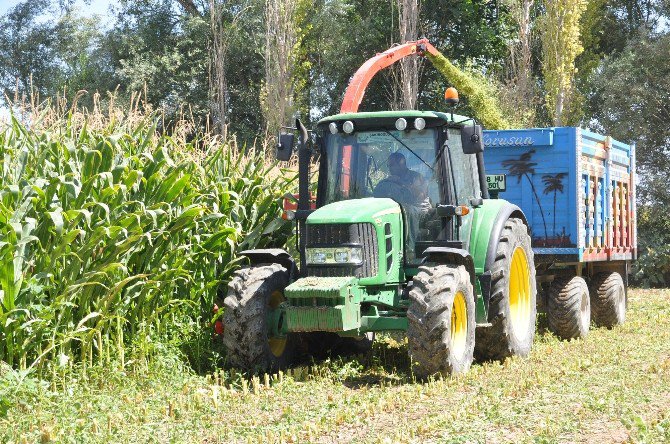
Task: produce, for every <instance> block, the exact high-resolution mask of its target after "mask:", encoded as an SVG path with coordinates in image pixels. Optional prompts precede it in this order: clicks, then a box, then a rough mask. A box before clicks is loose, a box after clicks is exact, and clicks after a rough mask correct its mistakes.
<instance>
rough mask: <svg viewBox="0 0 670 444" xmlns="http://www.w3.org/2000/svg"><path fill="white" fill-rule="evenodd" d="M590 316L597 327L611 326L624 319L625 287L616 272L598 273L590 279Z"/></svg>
mask: <svg viewBox="0 0 670 444" xmlns="http://www.w3.org/2000/svg"><path fill="white" fill-rule="evenodd" d="M590 287H591V288H590V293H591V318H592V319H593V322H594V323H595V324H596V325H597V326H599V327H607V328H612V327H614V326H615V325H620V324H623V323H624V321H625V320H626V287H625V285H624V283H623V278H622V277H621V275H620V274H619V273H617V272H614V271H612V272H603V273H598V274H597V275H595V276H594V278H593V279H592V280H591V285H590Z"/></svg>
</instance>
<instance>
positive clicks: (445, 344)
mask: <svg viewBox="0 0 670 444" xmlns="http://www.w3.org/2000/svg"><path fill="white" fill-rule="evenodd" d="M422 45H423V46H422ZM426 45H429V44H428V43H427V42H425V41H419V42H412V43H408V44H406V45H401V46H397V47H395V48H393V49H392V50H389V51H387V52H386V53H382V54H380V55H378V56H376V57H377V59H375V58H373V59H375V60H376V62H375V60H373V59H371V60H372V62H371V61H368V62H367V63H366V64H365V65H363V66H362V67H361V69H359V72H358V73H357V74H356V76H354V78H353V80H352V82H351V84H350V86H349V89H348V90H347V94H346V95H345V102H344V105H343V107H342V111H343V112H342V113H340V114H337V115H334V116H331V117H327V118H325V119H323V120H321V121H320V122H318V124H317V125H316V128H315V130H314V133H315V134H314V135H313V137H310V135H309V134H308V131H307V130H306V129H305V128H304V126H303V125H302V124H301V123H300V121H297V122H296V128H297V130H298V143H297V155H298V162H299V194H298V204H297V208H296V209H295V210H294V211H290V212H289V213H288V217H289V219H292V220H294V221H295V226H296V229H297V238H298V251H299V254H300V257H299V259H297V260H295V259H294V258H293V257H292V256H291V255H290V254H289V253H288V252H286V251H284V250H279V249H266V250H251V251H245V252H243V253H242V254H243V255H245V256H247V257H248V258H249V262H250V265H249V266H248V267H247V268H243V269H241V270H240V271H239V272H238V273H237V274H236V276H235V278H234V279H233V280H232V282H231V283H230V286H229V291H228V295H227V297H226V299H225V303H224V305H225V312H224V317H223V323H224V326H225V330H224V343H225V345H226V347H227V350H228V357H229V360H230V362H231V363H232V364H233V365H235V366H238V367H241V368H243V369H248V370H258V371H275V370H277V369H280V368H283V367H286V366H288V365H290V364H291V362H292V361H293V360H294V359H295V357H296V355H297V353H298V351H301V352H304V350H305V349H307V350H308V351H310V352H312V353H318V352H319V351H320V350H323V349H325V348H328V347H332V346H333V344H337V345H338V346H339V347H344V348H350V349H352V350H361V349H364V348H366V347H368V346H369V344H370V341H371V339H372V338H373V335H374V333H375V332H381V331H406V334H407V340H408V349H409V354H410V356H411V361H412V365H413V368H414V372H415V374H416V375H418V376H419V377H427V376H430V375H433V374H437V373H439V374H443V375H451V374H454V373H461V372H465V371H467V370H468V369H469V367H470V365H471V363H472V361H473V355H476V356H478V358H481V359H503V358H505V357H507V356H511V355H520V356H526V355H527V354H528V353H529V351H530V348H531V344H532V342H533V337H534V334H535V319H536V302H535V301H536V283H535V267H534V266H533V251H532V249H531V239H530V236H529V234H528V228H527V224H526V219H525V216H524V214H523V213H522V211H521V210H520V209H519V208H518V207H517V206H515V205H512V204H510V203H509V202H506V201H504V200H502V199H489V196H488V190H487V185H486V176H485V174H484V170H483V142H482V128H481V126H480V125H478V124H477V123H476V122H475V121H474V120H473V119H471V118H467V117H463V116H459V115H456V114H452V113H443V112H432V111H392V112H391V111H389V112H360V113H359V112H356V111H357V109H358V104H359V103H360V100H361V98H362V95H363V91H364V90H365V86H366V85H367V82H368V81H369V79H370V78H371V77H372V75H374V73H375V72H376V71H378V70H379V69H381V68H383V67H384V66H383V64H384V63H386V64H387V65H388V64H390V63H393V61H395V60H397V59H398V58H400V57H398V54H400V55H401V56H404V55H407V54H411V53H417V52H419V53H420V52H421V51H425V50H426ZM430 48H432V47H430ZM432 49H433V50H434V48H432ZM403 51H405V53H404V54H403ZM388 54H392V55H393V57H389V56H388ZM389 60H390V63H389ZM377 62H378V63H377ZM366 66H367V67H366ZM446 97H447V99H448V101H450V102H452V103H453V102H455V101H456V100H457V96H456V93H455V91H454V90H453V89H450V90H448V94H447V95H446ZM294 139H295V137H294V135H293V134H290V133H289V134H282V135H280V141H279V144H278V150H277V156H278V158H279V159H280V160H288V159H289V158H290V157H291V155H292V153H293V152H294V151H295V150H296V148H295V147H294ZM315 159H318V165H319V170H318V185H317V192H316V201H315V203H312V201H311V196H310V177H311V172H310V165H311V164H312V163H313V162H314V161H315ZM305 344H307V346H305Z"/></svg>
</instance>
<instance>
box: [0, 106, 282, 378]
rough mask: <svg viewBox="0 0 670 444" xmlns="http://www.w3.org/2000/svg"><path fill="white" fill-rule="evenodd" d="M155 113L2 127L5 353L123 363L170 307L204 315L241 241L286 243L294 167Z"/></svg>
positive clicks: (16, 361) (23, 360)
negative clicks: (186, 137)
mask: <svg viewBox="0 0 670 444" xmlns="http://www.w3.org/2000/svg"><path fill="white" fill-rule="evenodd" d="M156 120H157V119H156V118H155V117H153V118H152V117H149V118H145V119H143V120H141V121H138V122H135V123H132V124H128V122H123V121H120V122H117V123H113V122H112V123H109V125H107V126H106V127H104V128H102V129H91V128H89V127H88V126H87V125H86V123H85V122H84V124H83V125H80V124H76V123H75V122H74V121H73V119H72V114H70V118H67V117H66V118H64V119H63V120H62V122H60V123H59V124H58V125H56V126H52V127H51V128H50V129H48V130H43V129H38V128H30V129H29V128H27V127H26V126H25V125H24V124H22V123H21V122H19V121H18V120H17V119H13V120H12V121H11V124H10V125H9V126H7V127H6V128H5V129H3V130H1V131H0V175H1V176H0V178H1V182H0V360H4V361H6V362H7V363H8V364H10V365H12V366H14V367H19V368H27V367H31V366H33V367H34V366H36V367H38V368H42V367H43V364H44V363H45V362H58V361H59V359H60V361H62V360H63V359H65V360H66V361H67V360H80V361H81V362H82V364H83V365H91V364H94V363H96V364H102V365H104V364H105V363H107V362H110V361H111V359H112V358H114V359H115V360H117V361H120V362H121V363H122V364H121V365H123V362H124V359H125V356H124V354H125V350H126V345H127V344H128V342H129V341H137V340H140V341H141V340H142V338H146V337H148V336H149V335H150V334H151V332H152V331H166V330H169V329H170V327H171V326H170V322H171V321H170V320H171V319H172V317H173V316H174V314H175V313H180V314H184V313H185V314H187V315H189V316H192V317H193V318H198V317H201V316H206V314H208V313H209V312H210V310H211V306H212V303H213V300H214V298H215V297H216V293H217V289H218V288H219V287H220V286H221V284H222V283H224V282H225V281H226V279H228V277H229V276H230V275H231V273H232V271H233V270H234V269H235V268H236V267H237V266H238V265H239V263H240V261H241V258H240V257H238V255H237V252H238V251H239V250H240V249H241V248H254V247H258V246H269V245H281V244H283V243H284V242H285V240H286V237H287V236H288V235H289V234H290V227H286V226H285V224H284V223H283V221H282V220H281V218H280V217H279V205H278V204H279V200H280V197H281V196H282V195H283V194H284V193H285V192H287V191H288V190H289V189H290V188H291V187H292V181H293V180H294V176H295V174H294V173H290V172H277V171H276V167H274V166H272V165H271V164H270V163H269V162H267V161H266V160H265V158H264V157H263V156H260V155H253V154H248V155H244V154H240V153H239V151H238V150H236V149H233V148H231V147H230V146H229V145H227V144H221V143H218V142H216V141H210V142H205V143H202V141H194V142H191V143H184V142H183V141H179V140H176V139H173V138H171V137H169V136H165V135H159V134H157V132H156V129H155V126H154V125H153V124H152V122H154V121H156ZM196 145H197V146H196ZM189 153H199V154H198V156H196V158H194V156H192V155H189Z"/></svg>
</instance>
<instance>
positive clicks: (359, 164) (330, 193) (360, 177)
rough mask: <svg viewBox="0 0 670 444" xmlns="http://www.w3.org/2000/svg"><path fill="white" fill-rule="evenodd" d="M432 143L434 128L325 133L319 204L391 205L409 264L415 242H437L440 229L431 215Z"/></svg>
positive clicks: (435, 186)
mask: <svg viewBox="0 0 670 444" xmlns="http://www.w3.org/2000/svg"><path fill="white" fill-rule="evenodd" d="M437 142H438V134H437V130H435V129H424V130H412V131H389V130H384V129H382V130H376V131H361V132H357V133H353V134H343V133H339V134H334V135H333V134H328V135H327V139H326V146H325V154H326V159H325V161H326V162H327V168H326V172H327V180H326V181H325V182H326V184H325V198H324V202H323V203H326V204H327V203H330V202H337V201H341V200H346V199H357V198H363V197H387V198H390V199H393V200H395V201H396V202H398V203H399V204H400V205H401V206H402V209H403V212H404V213H405V220H406V222H407V224H408V226H407V237H406V239H405V254H406V256H405V258H406V260H408V261H410V262H412V261H413V259H414V258H415V257H416V255H415V247H416V242H417V241H421V240H430V239H432V240H434V239H437V238H438V236H439V234H440V231H441V228H442V223H441V221H440V219H439V218H438V217H437V216H436V213H435V207H436V205H437V204H438V203H440V202H442V201H443V199H442V198H441V197H442V196H441V195H440V192H441V191H440V190H441V189H442V187H440V186H439V173H438V171H439V168H438V163H439V158H436V149H435V147H436V146H437Z"/></svg>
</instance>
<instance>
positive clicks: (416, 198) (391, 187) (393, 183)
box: [373, 152, 430, 211]
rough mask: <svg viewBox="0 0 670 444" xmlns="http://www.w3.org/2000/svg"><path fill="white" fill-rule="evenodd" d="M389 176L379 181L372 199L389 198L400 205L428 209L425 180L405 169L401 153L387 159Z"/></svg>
mask: <svg viewBox="0 0 670 444" xmlns="http://www.w3.org/2000/svg"><path fill="white" fill-rule="evenodd" d="M388 168H389V176H388V177H387V178H385V179H383V180H381V181H380V182H379V183H378V184H377V186H376V187H375V190H374V193H373V195H374V197H389V198H391V199H393V200H395V201H396V202H398V203H399V204H401V205H412V206H415V207H419V208H420V209H422V210H424V211H427V210H429V209H430V201H429V199H428V191H427V185H426V180H425V179H424V177H423V176H422V175H421V174H420V173H417V172H416V171H413V170H410V169H409V168H407V159H405V156H404V155H403V154H402V153H399V152H395V153H391V154H390V155H389V158H388Z"/></svg>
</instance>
